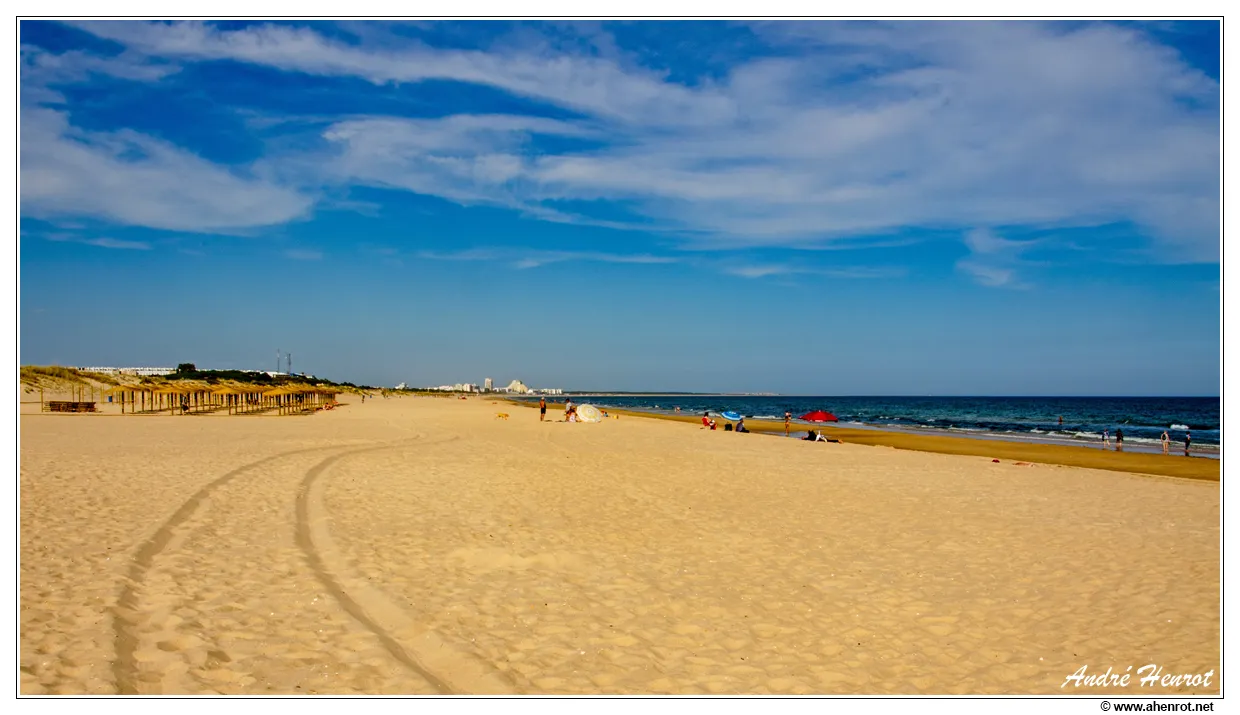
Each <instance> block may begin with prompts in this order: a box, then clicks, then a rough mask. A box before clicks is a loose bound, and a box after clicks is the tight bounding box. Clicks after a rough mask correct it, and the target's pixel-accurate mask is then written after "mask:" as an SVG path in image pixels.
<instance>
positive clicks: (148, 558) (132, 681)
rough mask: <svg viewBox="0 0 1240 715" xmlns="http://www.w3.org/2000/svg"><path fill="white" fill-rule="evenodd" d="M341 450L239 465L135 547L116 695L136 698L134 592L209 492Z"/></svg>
mask: <svg viewBox="0 0 1240 715" xmlns="http://www.w3.org/2000/svg"><path fill="white" fill-rule="evenodd" d="M415 439H417V438H415ZM345 447H347V445H333V446H330V447H304V448H302V449H294V450H289V451H287V452H281V453H279V454H274V455H272V456H270V457H264V458H262V459H259V460H256V461H253V462H250V463H249V464H243V465H241V466H240V467H237V468H236V469H233V470H232V471H230V472H227V473H225V474H224V475H222V476H220V477H217V478H215V479H214V480H212V481H211V482H209V483H207V485H206V486H204V487H202V488H201V489H199V490H198V491H196V492H194V494H193V495H191V496H190V498H189V499H186V500H185V502H184V503H183V504H181V506H180V507H179V508H178V509H177V510H176V511H175V512H173V514H172V516H170V517H168V520H167V521H165V522H164V523H163V524H162V525H161V526H160V527H159V529H157V530H156V531H155V533H154V534H153V535H152V536H151V538H149V539H147V540H146V541H145V542H143V544H142V545H141V546H140V547H138V550H137V552H135V553H134V556H133V558H132V559H131V560H130V562H129V572H128V573H127V574H126V576H125V578H124V585H123V586H122V587H121V592H120V596H119V597H118V598H117V599H116V607H115V609H114V613H113V616H112V627H113V631H114V632H115V634H116V635H115V643H116V659H115V660H114V661H112V676H113V679H114V680H115V681H116V691H117V693H118V694H120V695H137V694H138V692H139V691H138V688H137V682H136V680H137V679H136V675H137V666H136V665H135V662H134V653H135V652H136V651H137V649H138V634H137V632H136V630H135V628H134V626H136V625H137V624H136V623H135V622H134V621H136V617H137V616H138V615H139V613H140V610H139V603H138V592H139V591H140V590H141V589H142V586H143V583H144V582H145V581H146V577H147V574H148V573H149V572H150V570H151V567H152V565H153V564H154V562H155V558H156V557H157V556H159V555H160V554H161V553H163V551H164V550H165V549H166V548H167V547H168V545H169V544H170V543H172V541H173V539H174V538H175V537H176V535H177V534H176V532H177V529H179V528H180V527H181V525H182V524H184V523H185V522H186V521H188V520H189V519H190V518H191V517H193V515H194V513H195V512H197V511H198V507H199V506H201V505H202V503H203V502H204V501H205V500H206V499H207V496H208V495H210V493H211V492H212V491H214V490H216V489H218V488H219V487H222V486H224V485H225V484H227V483H229V482H230V481H232V480H233V479H235V478H237V477H239V476H241V475H242V474H245V473H246V472H250V471H253V470H256V469H260V468H262V467H264V466H266V465H268V464H271V463H273V462H279V461H280V460H282V459H287V458H289V457H295V456H297V455H301V454H307V453H309V452H321V451H327V450H331V449H343V448H345Z"/></svg>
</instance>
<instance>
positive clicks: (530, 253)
mask: <svg viewBox="0 0 1240 715" xmlns="http://www.w3.org/2000/svg"><path fill="white" fill-rule="evenodd" d="M417 256H418V257H419V258H424V259H429V260H436V261H502V262H506V263H510V264H511V265H512V266H513V267H514V268H517V269H521V270H528V269H530V268H538V267H540V266H546V265H550V264H552V263H565V262H569V261H590V262H597V263H634V264H647V265H653V264H669V263H678V262H679V259H678V258H676V257H674V256H652V255H649V254H622V253H602V252H596V251H539V250H534V249H521V248H470V249H466V250H462V251H446V252H445V251H419V252H418V253H417Z"/></svg>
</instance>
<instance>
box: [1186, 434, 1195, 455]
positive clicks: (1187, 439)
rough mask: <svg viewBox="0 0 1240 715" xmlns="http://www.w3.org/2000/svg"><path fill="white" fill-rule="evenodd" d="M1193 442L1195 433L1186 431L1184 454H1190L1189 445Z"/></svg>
mask: <svg viewBox="0 0 1240 715" xmlns="http://www.w3.org/2000/svg"><path fill="white" fill-rule="evenodd" d="M1192 443H1193V433H1192V432H1185V433H1184V456H1185V457H1187V456H1188V446H1189V445H1191V444H1192Z"/></svg>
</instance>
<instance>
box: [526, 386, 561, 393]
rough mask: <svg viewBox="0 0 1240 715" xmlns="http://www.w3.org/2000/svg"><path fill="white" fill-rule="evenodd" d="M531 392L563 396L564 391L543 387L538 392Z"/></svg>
mask: <svg viewBox="0 0 1240 715" xmlns="http://www.w3.org/2000/svg"><path fill="white" fill-rule="evenodd" d="M532 392H538V393H541V394H544V395H563V394H564V391H563V390H561V389H560V388H558V387H543V388H541V389H538V390H532Z"/></svg>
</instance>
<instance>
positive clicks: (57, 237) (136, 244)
mask: <svg viewBox="0 0 1240 715" xmlns="http://www.w3.org/2000/svg"><path fill="white" fill-rule="evenodd" d="M43 238H44V239H46V240H48V241H58V242H63V243H81V244H83V245H86V246H96V247H98V248H115V249H119V250H126V251H149V250H151V244H149V243H146V242H145V241H123V240H121V239H118V238H107V237H101V238H85V237H81V236H72V235H68V234H61V233H58V234H48V235H46V236H44V237H43Z"/></svg>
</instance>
